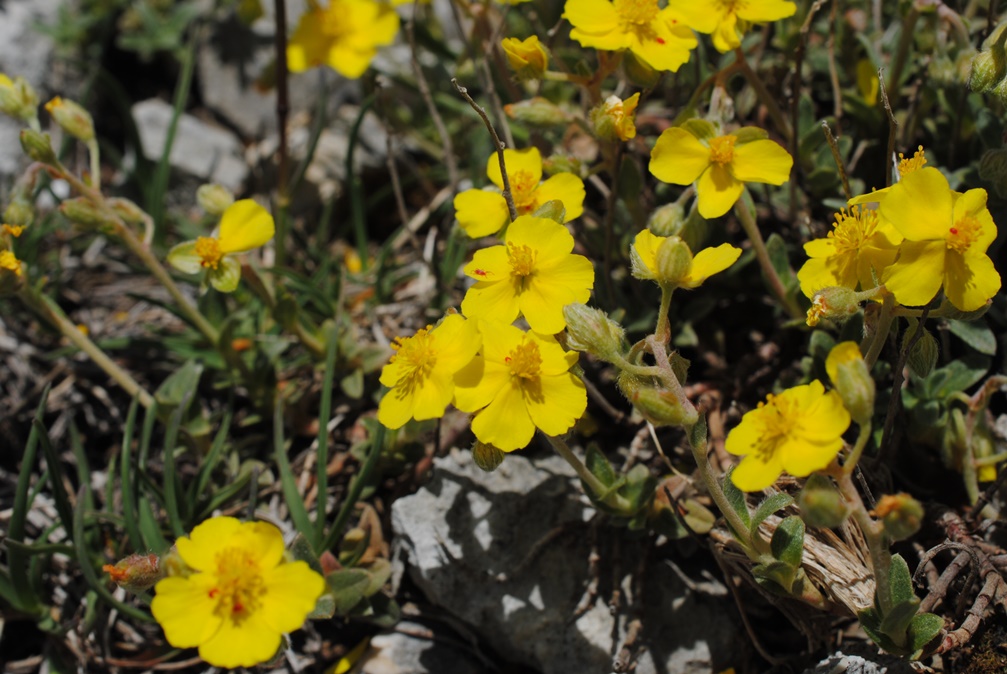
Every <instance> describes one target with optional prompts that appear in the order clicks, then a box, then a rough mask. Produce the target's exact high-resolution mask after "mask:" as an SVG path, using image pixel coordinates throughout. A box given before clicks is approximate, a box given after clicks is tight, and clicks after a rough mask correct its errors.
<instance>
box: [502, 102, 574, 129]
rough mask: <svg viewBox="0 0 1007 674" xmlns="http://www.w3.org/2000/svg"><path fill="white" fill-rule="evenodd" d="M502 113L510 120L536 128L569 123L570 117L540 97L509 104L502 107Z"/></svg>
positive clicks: (561, 109)
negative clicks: (532, 125)
mask: <svg viewBox="0 0 1007 674" xmlns="http://www.w3.org/2000/svg"><path fill="white" fill-rule="evenodd" d="M504 112H506V113H507V116H508V117H510V118H511V119H516V120H518V121H519V122H525V123H527V124H534V125H536V126H556V125H559V124H566V123H567V122H569V121H570V115H569V114H567V112H566V111H565V110H563V108H561V107H559V106H558V105H556V104H555V103H553V102H552V101H550V100H549V99H547V98H542V97H541V96H535V97H534V98H529V99H528V100H526V101H518V102H517V103H509V104H508V105H505V106H504Z"/></svg>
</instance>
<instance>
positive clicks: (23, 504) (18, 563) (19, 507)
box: [7, 386, 50, 613]
mask: <svg viewBox="0 0 1007 674" xmlns="http://www.w3.org/2000/svg"><path fill="white" fill-rule="evenodd" d="M49 388H50V387H49V386H46V388H45V390H44V391H42V398H41V400H40V401H39V403H38V408H37V409H36V410H35V419H34V420H33V422H32V428H31V432H30V433H29V435H28V444H27V445H25V449H24V458H23V459H22V461H21V473H20V474H19V475H18V479H17V489H16V491H15V492H14V507H13V512H12V513H11V518H10V525H9V528H8V530H7V540H8V541H15V542H24V535H25V522H26V521H27V517H28V510H29V508H31V501H30V500H29V499H28V492H29V491H30V487H31V474H32V469H33V468H34V467H35V454H36V451H37V449H38V443H39V430H38V428H37V427H36V426H35V423H34V422H38V423H39V424H40V425H41V423H42V415H43V413H44V412H45V405H46V401H48V399H49ZM7 566H8V569H9V573H10V583H11V585H12V586H13V588H12V589H13V593H14V595H15V596H16V597H17V602H16V605H17V606H18V607H19V608H21V609H22V610H23V611H25V612H26V613H36V612H38V611H40V610H41V608H42V607H41V603H40V602H39V598H38V596H37V595H36V594H35V591H34V588H33V587H32V586H31V584H30V583H29V582H28V559H27V557H26V556H25V555H24V554H22V552H21V551H19V550H15V549H12V548H10V547H8V548H7Z"/></svg>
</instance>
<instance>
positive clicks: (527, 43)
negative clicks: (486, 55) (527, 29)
mask: <svg viewBox="0 0 1007 674" xmlns="http://www.w3.org/2000/svg"><path fill="white" fill-rule="evenodd" d="M500 46H501V47H503V50H504V55H505V56H506V57H507V63H509V64H510V67H511V69H513V70H514V74H515V75H517V78H518V79H520V80H537V79H540V78H541V77H542V75H543V74H544V73H545V71H546V68H548V67H549V52H547V51H546V50H545V47H543V46H542V43H541V42H539V40H538V36H537V35H532V36H531V37H529V38H528V39H526V40H519V39H517V38H516V37H505V38H504V39H503V40H501V41H500Z"/></svg>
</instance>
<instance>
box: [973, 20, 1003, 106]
mask: <svg viewBox="0 0 1007 674" xmlns="http://www.w3.org/2000/svg"><path fill="white" fill-rule="evenodd" d="M1005 42H1007V23H1002V24H1000V25H999V26H997V27H996V28H995V29H994V30H993V32H992V33H990V35H989V37H987V38H986V40H985V41H984V42H983V45H982V51H980V52H979V53H978V54H976V55H975V56H974V57H973V58H972V69H971V72H970V73H969V88H970V89H972V91H976V92H979V93H985V92H990V91H996V89H997V88H998V87H999V86H1001V85H1003V83H1004V80H1005V78H1007V52H1005V49H1004V47H1005Z"/></svg>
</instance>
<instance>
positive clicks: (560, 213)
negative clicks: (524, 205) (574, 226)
mask: <svg viewBox="0 0 1007 674" xmlns="http://www.w3.org/2000/svg"><path fill="white" fill-rule="evenodd" d="M532 215H533V216H534V217H536V218H549V219H550V220H555V221H556V222H558V223H559V224H561V225H562V224H563V223H564V222H566V207H565V206H564V205H563V202H562V201H560V200H559V199H551V200H549V201H547V202H545V203H544V204H542V205H541V206H539V207H538V208H536V209H535V212H534V213H532Z"/></svg>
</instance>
